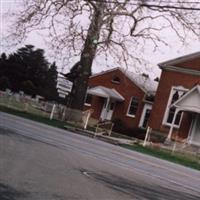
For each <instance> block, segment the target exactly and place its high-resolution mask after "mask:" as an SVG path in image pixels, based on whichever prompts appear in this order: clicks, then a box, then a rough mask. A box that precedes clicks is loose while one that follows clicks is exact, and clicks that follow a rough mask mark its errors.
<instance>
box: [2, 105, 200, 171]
mask: <svg viewBox="0 0 200 200" xmlns="http://www.w3.org/2000/svg"><path fill="white" fill-rule="evenodd" d="M0 111H2V112H6V113H9V114H13V115H17V116H20V117H23V118H27V119H30V120H33V121H37V122H40V123H44V124H47V125H50V126H54V127H57V128H62V129H64V128H65V127H66V126H67V127H69V128H75V127H74V125H73V124H70V123H67V122H64V121H59V120H55V119H53V120H50V119H49V118H47V117H42V116H40V115H35V114H30V113H27V112H25V111H19V110H14V109H12V108H7V107H4V106H0ZM64 126H65V127H64ZM121 146H122V147H124V148H127V149H130V150H133V151H137V152H140V153H144V154H148V155H151V156H154V157H157V158H160V159H163V160H168V161H171V162H174V163H177V164H181V165H184V166H187V167H191V168H194V169H197V170H200V159H199V158H197V157H195V156H191V155H185V154H180V153H174V154H172V153H171V152H170V151H167V150H163V149H155V148H151V147H143V146H141V145H121Z"/></svg>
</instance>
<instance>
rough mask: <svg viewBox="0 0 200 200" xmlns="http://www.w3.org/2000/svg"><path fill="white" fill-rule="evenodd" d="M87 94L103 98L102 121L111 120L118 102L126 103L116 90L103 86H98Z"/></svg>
mask: <svg viewBox="0 0 200 200" xmlns="http://www.w3.org/2000/svg"><path fill="white" fill-rule="evenodd" d="M87 94H91V95H94V96H98V97H103V98H104V99H105V100H104V105H103V108H102V111H101V116H100V119H101V120H102V121H104V120H111V119H112V115H113V112H114V109H115V106H116V102H122V101H124V97H123V96H122V95H121V94H120V93H119V92H117V91H116V90H115V89H113V88H112V89H110V88H106V87H103V86H96V87H93V88H90V89H88V91H87Z"/></svg>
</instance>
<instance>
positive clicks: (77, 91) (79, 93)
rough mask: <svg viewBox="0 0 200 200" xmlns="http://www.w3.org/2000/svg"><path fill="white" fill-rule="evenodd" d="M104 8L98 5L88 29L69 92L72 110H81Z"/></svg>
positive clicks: (101, 4)
mask: <svg viewBox="0 0 200 200" xmlns="http://www.w3.org/2000/svg"><path fill="white" fill-rule="evenodd" d="M104 6H105V5H104V3H98V5H97V9H96V10H95V11H94V13H93V18H92V20H91V24H90V26H89V29H88V34H87V38H86V41H85V44H84V48H83V51H82V53H81V58H80V66H79V67H78V76H77V78H76V79H75V80H74V83H73V88H72V92H71V102H70V107H71V108H72V109H77V110H83V106H84V101H85V97H86V92H87V87H88V79H89V77H90V75H91V68H92V63H93V60H94V57H95V54H96V50H97V42H98V40H99V35H100V31H101V26H102V24H103V11H104Z"/></svg>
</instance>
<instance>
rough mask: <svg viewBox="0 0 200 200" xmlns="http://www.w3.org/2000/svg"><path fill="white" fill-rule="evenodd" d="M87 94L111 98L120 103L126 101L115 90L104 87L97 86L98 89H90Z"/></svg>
mask: <svg viewBox="0 0 200 200" xmlns="http://www.w3.org/2000/svg"><path fill="white" fill-rule="evenodd" d="M87 93H88V94H92V95H96V96H100V97H104V98H111V99H115V100H118V101H124V97H123V96H122V95H121V94H120V93H119V92H117V91H116V90H115V89H113V88H112V89H110V88H106V87H103V86H96V87H93V88H90V89H88V90H87Z"/></svg>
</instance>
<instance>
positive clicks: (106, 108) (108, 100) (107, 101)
mask: <svg viewBox="0 0 200 200" xmlns="http://www.w3.org/2000/svg"><path fill="white" fill-rule="evenodd" d="M109 102H110V98H109V97H108V98H107V100H106V107H105V111H106V112H105V113H104V119H106V117H107V114H108V105H109Z"/></svg>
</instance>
